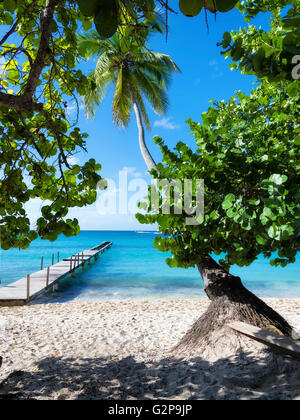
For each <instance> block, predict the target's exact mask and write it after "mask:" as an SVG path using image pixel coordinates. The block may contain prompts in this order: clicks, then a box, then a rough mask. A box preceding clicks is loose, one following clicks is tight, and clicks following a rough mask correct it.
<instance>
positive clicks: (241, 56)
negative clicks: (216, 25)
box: [219, 0, 300, 82]
mask: <svg viewBox="0 0 300 420" xmlns="http://www.w3.org/2000/svg"><path fill="white" fill-rule="evenodd" d="M239 9H240V11H241V12H242V13H243V14H244V16H245V20H246V21H247V22H250V23H251V20H252V19H253V18H254V17H256V16H257V15H258V14H259V13H260V12H264V13H267V12H268V13H271V19H270V26H271V27H270V29H269V30H264V29H262V28H261V27H259V28H257V27H256V26H254V25H249V27H246V28H242V29H240V30H239V31H236V32H235V31H232V32H231V33H229V32H226V33H225V34H224V36H223V40H222V42H220V43H219V45H220V46H222V47H223V52H222V53H223V54H224V56H225V57H229V58H231V59H232V60H233V63H232V64H231V66H230V67H231V68H232V69H237V70H239V71H241V72H242V73H243V74H250V75H251V74H252V75H254V74H255V75H256V76H257V77H258V78H260V79H261V78H264V77H266V78H268V80H269V81H270V82H273V81H274V82H275V81H280V80H282V79H289V80H292V79H293V75H292V71H293V67H295V62H293V58H294V57H295V56H297V55H300V1H299V0H276V1H274V0H263V1H259V2H258V1H245V2H241V3H239Z"/></svg>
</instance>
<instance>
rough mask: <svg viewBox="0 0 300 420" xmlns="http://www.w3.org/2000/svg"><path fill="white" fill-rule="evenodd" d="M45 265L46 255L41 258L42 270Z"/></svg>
mask: <svg viewBox="0 0 300 420" xmlns="http://www.w3.org/2000/svg"><path fill="white" fill-rule="evenodd" d="M43 265H44V257H42V258H41V270H43Z"/></svg>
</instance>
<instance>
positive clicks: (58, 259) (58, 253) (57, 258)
mask: <svg viewBox="0 0 300 420" xmlns="http://www.w3.org/2000/svg"><path fill="white" fill-rule="evenodd" d="M57 262H59V252H58V253H57Z"/></svg>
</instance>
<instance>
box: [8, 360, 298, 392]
mask: <svg viewBox="0 0 300 420" xmlns="http://www.w3.org/2000/svg"><path fill="white" fill-rule="evenodd" d="M0 394H2V396H3V397H2V398H3V399H4V398H10V399H37V398H38V399H99V400H106V399H110V400H124V399H139V400H145V399H184V400H188V399H190V400H192V399H205V400H215V399H271V400H277V399H294V398H295V399H298V397H300V362H298V361H295V360H292V359H290V358H289V357H282V356H280V355H276V354H273V353H266V355H265V357H264V358H261V359H256V358H253V357H252V356H251V355H250V354H247V353H240V354H239V353H238V354H236V355H235V356H234V357H232V358H230V359H225V358H224V359H219V360H218V361H216V362H214V363H209V362H207V361H205V360H203V359H201V358H200V357H197V358H193V359H189V360H188V361H184V360H178V359H167V358H166V359H161V360H159V361H157V362H153V361H149V362H138V361H136V360H135V359H134V358H133V357H131V356H129V357H126V358H123V359H121V360H117V359H114V358H110V359H108V358H93V359H92V358H85V359H72V358H59V357H57V358H56V357H51V358H46V359H43V360H40V361H39V362H38V363H37V365H36V369H32V371H31V372H26V371H15V372H13V373H11V374H10V375H9V376H8V377H7V378H6V379H5V380H4V381H3V382H2V383H1V384H0Z"/></svg>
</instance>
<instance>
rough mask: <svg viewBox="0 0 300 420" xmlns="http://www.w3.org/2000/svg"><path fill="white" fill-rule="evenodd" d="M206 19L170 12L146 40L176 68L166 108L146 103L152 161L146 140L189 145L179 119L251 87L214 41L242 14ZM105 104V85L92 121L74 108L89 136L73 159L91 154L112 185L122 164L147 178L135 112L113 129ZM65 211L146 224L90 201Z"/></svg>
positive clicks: (92, 224)
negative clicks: (161, 111) (163, 30)
mask: <svg viewBox="0 0 300 420" xmlns="http://www.w3.org/2000/svg"><path fill="white" fill-rule="evenodd" d="M208 23H209V31H208V30H207V26H206V22H205V16H204V12H203V11H202V12H201V14H200V15H199V16H198V17H197V18H187V17H185V16H183V15H182V14H181V13H179V14H178V15H172V14H170V16H169V26H170V30H169V35H168V40H167V42H166V39H165V37H164V36H161V35H159V36H158V35H156V36H155V37H153V38H152V39H151V40H150V48H151V49H153V50H154V51H157V52H163V53H166V54H168V55H170V56H171V58H172V59H173V60H174V61H175V62H176V64H177V65H178V66H179V68H180V69H181V72H182V73H180V74H175V75H174V78H173V81H172V83H171V86H170V88H169V90H168V94H169V102H170V106H169V110H168V113H167V114H166V115H165V116H164V117H161V116H158V115H156V114H155V113H154V112H153V111H152V110H151V108H150V107H148V108H147V109H148V114H149V117H150V122H151V126H152V131H151V132H147V133H146V137H147V144H148V147H149V149H150V151H151V153H152V154H153V156H154V158H155V160H156V161H157V162H158V161H159V160H160V152H159V150H158V149H157V147H156V146H155V144H154V142H153V140H152V137H153V136H154V135H159V136H161V137H162V138H163V139H164V140H165V141H166V142H167V143H168V145H169V146H171V147H172V146H175V145H176V143H177V142H178V141H183V142H185V143H187V144H188V145H190V146H192V147H193V146H194V144H195V143H194V139H193V137H192V135H191V134H189V128H188V126H187V124H186V123H185V121H186V119H187V118H192V119H193V120H194V121H201V114H202V113H203V112H205V110H206V109H207V107H208V106H209V100H211V99H215V100H221V99H225V100H226V99H228V98H229V97H230V96H232V95H233V94H234V91H235V90H242V91H245V92H246V93H249V92H250V90H251V89H252V88H253V87H254V82H255V79H254V78H253V77H249V76H243V75H241V74H240V73H238V72H235V71H231V70H230V69H229V68H228V65H229V64H230V62H229V61H228V60H225V59H224V58H223V56H222V55H221V54H220V51H221V48H220V47H217V46H216V44H217V42H219V41H221V40H222V36H223V33H224V32H225V31H231V30H235V29H239V28H240V27H245V26H247V25H248V24H247V23H246V22H245V21H244V20H243V17H242V15H241V14H240V13H239V12H238V11H237V10H233V11H231V12H230V13H226V14H222V13H219V14H218V15H217V17H216V20H215V17H214V15H212V14H210V13H209V14H208ZM255 25H256V26H260V25H262V26H263V27H266V26H267V25H268V19H267V16H266V15H263V14H262V15H261V16H259V17H258V18H256V20H255ZM94 64H95V63H94V62H93V61H89V62H88V63H86V64H84V65H82V66H81V68H82V69H83V70H84V71H85V72H86V73H88V72H90V71H92V70H93V68H94ZM111 104H112V89H109V90H108V92H107V95H106V97H105V99H104V101H103V103H102V105H101V106H100V108H99V109H98V111H97V112H96V116H95V119H94V120H87V119H86V118H85V113H84V109H83V107H82V109H81V110H80V118H79V124H78V125H79V127H80V128H81V129H82V131H85V132H87V133H88V134H89V138H88V139H87V149H88V153H80V154H78V155H77V158H78V159H79V160H80V162H81V163H83V162H84V161H85V160H87V159H89V158H94V159H96V160H97V161H98V162H99V163H101V164H102V172H101V175H102V176H103V177H106V178H110V179H114V180H115V181H116V188H117V189H118V183H117V180H118V172H119V171H120V170H122V169H124V168H127V171H128V179H129V180H130V179H134V178H135V179H137V178H139V177H141V176H142V177H143V178H145V179H146V180H147V181H149V180H150V178H149V177H147V176H146V175H145V172H146V167H145V164H144V161H143V159H142V157H141V155H140V152H139V147H138V133H137V127H136V122H135V116H134V114H132V120H131V123H130V126H129V127H128V129H126V130H124V129H121V128H117V127H116V126H115V125H114V124H113V122H112V112H111ZM132 194H133V193H132ZM38 207H39V204H38V203H32V204H31V206H30V213H31V215H33V216H35V214H36V211H37V209H38ZM70 214H71V215H72V216H74V217H77V218H78V219H79V221H80V225H81V228H82V229H83V230H93V229H95V230H98V229H107V230H110V229H115V230H121V229H122V230H132V229H134V230H138V229H147V230H148V229H149V227H148V226H146V227H145V226H144V227H143V226H141V225H139V223H138V222H137V221H136V220H135V218H134V216H133V215H117V214H116V215H105V216H103V215H99V214H98V213H97V207H96V204H95V205H93V206H90V207H86V208H83V209H73V210H72V211H71V212H70Z"/></svg>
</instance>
